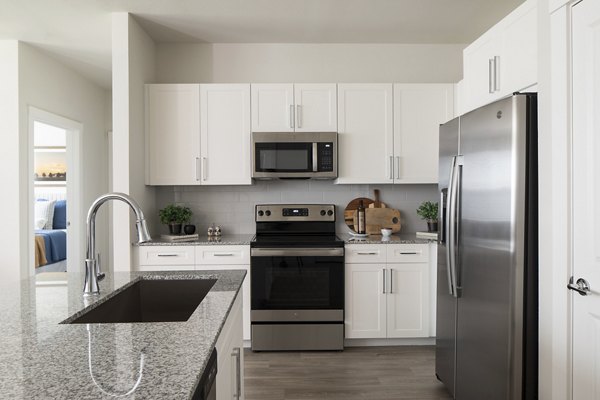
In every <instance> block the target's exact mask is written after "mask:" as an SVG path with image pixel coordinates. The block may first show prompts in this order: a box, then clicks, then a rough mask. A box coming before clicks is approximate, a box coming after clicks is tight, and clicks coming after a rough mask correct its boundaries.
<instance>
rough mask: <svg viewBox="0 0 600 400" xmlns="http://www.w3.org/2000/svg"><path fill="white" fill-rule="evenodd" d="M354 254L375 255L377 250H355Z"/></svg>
mask: <svg viewBox="0 0 600 400" xmlns="http://www.w3.org/2000/svg"><path fill="white" fill-rule="evenodd" d="M355 254H358V255H359V256H375V255H377V252H376V251H368V252H361V251H357V252H356V253H355Z"/></svg>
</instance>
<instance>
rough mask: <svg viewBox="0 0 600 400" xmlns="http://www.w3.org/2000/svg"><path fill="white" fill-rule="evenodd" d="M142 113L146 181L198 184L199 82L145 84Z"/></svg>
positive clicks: (164, 183)
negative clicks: (195, 83)
mask: <svg viewBox="0 0 600 400" xmlns="http://www.w3.org/2000/svg"><path fill="white" fill-rule="evenodd" d="M145 113H146V184H148V185H194V184H199V183H200V178H199V174H198V168H199V162H200V91H199V85H170V84H169V85H146V110H145Z"/></svg>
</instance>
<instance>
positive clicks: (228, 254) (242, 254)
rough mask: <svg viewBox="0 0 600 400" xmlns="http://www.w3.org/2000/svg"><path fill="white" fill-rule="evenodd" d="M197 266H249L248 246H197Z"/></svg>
mask: <svg viewBox="0 0 600 400" xmlns="http://www.w3.org/2000/svg"><path fill="white" fill-rule="evenodd" d="M196 264H197V265H204V264H209V265H232V264H250V246H241V245H238V246H221V245H210V246H197V247H196Z"/></svg>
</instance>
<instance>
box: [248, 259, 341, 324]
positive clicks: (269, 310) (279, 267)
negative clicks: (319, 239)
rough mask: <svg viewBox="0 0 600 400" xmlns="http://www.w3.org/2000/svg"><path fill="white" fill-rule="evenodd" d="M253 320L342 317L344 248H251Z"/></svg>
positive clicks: (336, 318) (282, 320)
mask: <svg viewBox="0 0 600 400" xmlns="http://www.w3.org/2000/svg"><path fill="white" fill-rule="evenodd" d="M250 274H251V279H250V282H251V300H252V301H251V302H252V304H251V306H252V307H251V308H252V321H253V322H266V321H281V322H284V321H296V322H307V321H343V309H344V249H343V248H314V249H307V248H253V249H251V266H250Z"/></svg>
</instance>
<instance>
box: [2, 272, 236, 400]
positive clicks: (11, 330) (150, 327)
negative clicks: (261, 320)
mask: <svg viewBox="0 0 600 400" xmlns="http://www.w3.org/2000/svg"><path fill="white" fill-rule="evenodd" d="M245 275H246V271H243V270H227V271H185V272H183V271H182V272H131V273H126V272H121V273H115V274H108V275H107V278H106V279H104V280H103V281H101V282H100V292H101V294H100V295H99V296H95V297H92V298H84V297H83V295H82V287H83V276H81V275H79V274H73V273H69V274H64V275H63V276H64V277H65V278H61V279H59V280H55V281H36V279H35V278H31V279H26V280H22V281H20V282H13V284H9V283H3V284H1V285H0V393H1V395H0V397H2V398H14V399H18V398H23V399H25V398H26V399H65V398H77V399H99V398H114V397H115V395H123V394H126V393H128V392H130V391H131V393H130V394H128V395H127V396H125V397H124V398H132V399H133V398H135V399H149V398H154V399H188V398H191V397H192V395H193V393H194V391H195V389H196V386H197V383H198V380H199V378H200V376H201V375H202V372H203V371H204V368H205V366H206V364H207V361H208V358H209V356H210V354H211V352H212V350H213V348H214V347H215V346H216V345H217V341H218V339H219V335H220V334H221V330H222V329H223V326H224V325H225V322H226V320H227V318H228V315H229V313H230V312H233V311H237V310H234V308H236V307H240V301H239V299H237V297H240V296H237V294H238V293H239V290H240V287H241V285H242V282H243V280H244V277H245ZM140 279H216V280H217V281H216V283H215V284H214V286H213V287H212V288H211V290H210V291H209V292H208V294H207V295H206V297H205V298H204V299H203V300H202V302H201V303H200V305H199V306H198V307H197V308H196V309H195V311H194V312H193V313H192V315H191V316H190V318H189V319H188V320H187V321H184V322H152V323H120V324H61V322H62V321H64V320H66V319H69V320H71V319H72V317H73V316H74V315H80V314H83V313H84V312H85V311H87V310H88V309H91V308H94V307H95V306H97V305H99V304H101V303H103V302H104V301H105V300H107V299H108V298H111V297H112V296H114V295H115V294H116V293H118V292H120V291H121V290H122V289H123V288H124V287H128V286H130V285H131V284H133V283H135V282H136V281H138V280H140ZM236 299H237V301H236ZM234 303H235V305H234ZM240 338H241V333H240ZM138 381H139V382H138ZM136 383H137V386H136ZM134 387H135V390H133V391H132V389H133V388H134Z"/></svg>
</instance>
